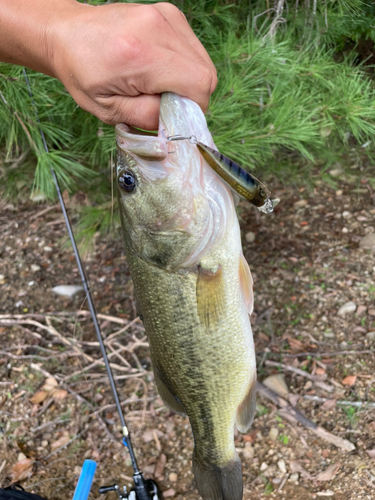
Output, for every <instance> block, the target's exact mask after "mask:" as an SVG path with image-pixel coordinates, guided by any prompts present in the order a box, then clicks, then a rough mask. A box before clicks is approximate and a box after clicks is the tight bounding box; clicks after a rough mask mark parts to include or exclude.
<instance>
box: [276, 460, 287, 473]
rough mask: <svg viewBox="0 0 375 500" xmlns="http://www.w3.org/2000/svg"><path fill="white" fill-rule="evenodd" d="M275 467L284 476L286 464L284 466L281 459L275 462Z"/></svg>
mask: <svg viewBox="0 0 375 500" xmlns="http://www.w3.org/2000/svg"><path fill="white" fill-rule="evenodd" d="M277 466H278V468H279V469H280V471H281V472H282V473H283V474H286V464H285V460H284V459H283V458H281V459H280V460H279V461H278V462H277Z"/></svg>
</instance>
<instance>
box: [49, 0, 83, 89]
mask: <svg viewBox="0 0 375 500" xmlns="http://www.w3.org/2000/svg"><path fill="white" fill-rule="evenodd" d="M47 1H50V0H47ZM58 3H59V6H58V9H55V10H54V11H53V12H51V15H50V18H49V22H48V23H47V24H46V26H45V35H44V40H45V45H44V53H45V61H46V62H47V66H48V74H49V75H51V76H54V77H55V78H59V79H61V64H60V63H61V59H62V58H63V55H64V52H65V50H64V49H65V47H67V46H69V44H73V45H74V39H73V37H72V35H71V29H73V30H76V29H79V28H78V25H79V23H80V21H79V20H80V19H82V16H84V15H85V13H86V12H87V10H91V9H92V8H93V6H91V5H88V4H82V3H80V2H78V1H76V0H64V1H63V5H61V3H60V0H59V1H58ZM77 50H78V48H77Z"/></svg>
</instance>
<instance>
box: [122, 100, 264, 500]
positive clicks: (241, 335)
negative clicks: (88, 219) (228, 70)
mask: <svg viewBox="0 0 375 500" xmlns="http://www.w3.org/2000/svg"><path fill="white" fill-rule="evenodd" d="M192 117H194V119H193V120H192V119H191V118H192ZM181 127H182V128H183V131H184V133H189V134H195V135H197V136H198V134H201V136H202V137H204V139H205V142H206V143H210V145H211V146H212V147H214V144H213V141H212V139H211V138H210V134H209V132H208V129H207V126H206V121H205V118H204V115H203V113H202V112H201V110H200V108H199V107H198V106H197V105H196V104H195V103H193V102H191V101H189V100H188V99H185V98H180V97H178V96H176V95H174V94H170V93H168V94H163V95H162V99H161V117H160V128H159V136H158V138H157V139H155V140H157V141H158V142H157V143H155V148H157V149H158V151H157V152H156V153H155V155H154V156H153V154H152V139H151V138H150V140H149V141H148V142H147V150H145V152H142V144H141V143H140V141H142V140H143V141H144V136H142V139H139V138H138V137H137V135H136V134H133V133H131V132H130V131H129V129H127V128H126V127H125V126H118V127H117V128H116V132H117V139H118V161H117V169H118V175H119V190H118V193H119V206H120V214H121V222H122V229H123V234H124V242H125V253H126V256H127V261H128V264H129V269H130V274H131V276H132V280H133V283H134V290H135V296H136V300H137V308H138V309H139V311H140V312H141V314H142V318H143V322H144V326H145V331H146V334H147V337H148V341H149V344H150V352H151V362H152V366H153V370H154V373H155V381H156V385H157V387H158V390H159V393H160V395H161V397H162V398H163V400H164V402H165V403H166V405H167V406H168V407H169V408H170V409H171V410H173V411H176V412H178V413H180V414H184V413H185V414H187V416H188V417H189V421H190V424H191V427H192V432H193V436H194V445H195V447H194V452H193V472H194V475H195V479H196V483H197V487H198V491H199V493H200V495H201V496H202V498H203V499H204V500H241V498H242V474H241V465H240V461H239V458H238V456H237V454H236V451H235V447H234V436H233V425H234V424H235V423H236V425H237V427H238V428H239V429H240V430H241V431H244V430H246V429H247V428H248V427H249V426H250V424H251V421H252V418H253V413H254V407H255V380H256V368H255V354H254V344H253V338H252V331H251V325H250V319H249V312H251V308H252V304H251V293H252V292H251V289H250V288H251V285H252V282H251V275H250V271H249V270H248V266H247V263H246V261H245V260H244V257H243V255H242V249H241V240H240V229H239V224H238V220H237V217H236V214H235V207H234V201H233V198H232V194H231V192H230V190H229V189H228V187H227V186H226V185H225V184H224V183H223V182H222V181H221V180H220V179H219V178H218V176H217V175H216V174H215V173H214V172H213V171H212V170H211V168H210V167H209V166H208V165H207V163H206V161H205V160H204V159H203V158H202V157H201V156H200V153H199V151H198V149H197V148H196V147H195V146H194V145H192V144H189V143H187V142H186V143H185V144H182V143H179V144H175V145H173V150H172V151H168V147H169V145H168V144H167V142H165V144H163V137H164V140H165V141H167V140H166V138H165V135H164V134H163V133H162V132H163V130H164V129H167V130H168V131H170V130H172V131H175V130H177V129H178V128H180V129H181ZM150 141H151V142H150ZM163 148H164V149H163ZM161 150H162V151H165V157H164V158H162V157H161V153H160V151H161ZM134 151H136V153H137V154H135V153H134ZM124 172H125V173H126V175H127V177H126V178H127V179H128V181H129V179H131V176H133V177H134V189H133V191H132V192H129V185H132V184H131V181H129V182H130V184H129V185H127V186H125V188H126V189H122V188H121V179H123V178H124V176H123V174H124ZM129 176H130V177H129ZM128 181H127V182H128Z"/></svg>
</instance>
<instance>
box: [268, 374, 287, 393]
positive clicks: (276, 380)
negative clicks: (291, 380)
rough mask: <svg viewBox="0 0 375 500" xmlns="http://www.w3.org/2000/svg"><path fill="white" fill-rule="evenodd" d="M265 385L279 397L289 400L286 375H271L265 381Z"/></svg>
mask: <svg viewBox="0 0 375 500" xmlns="http://www.w3.org/2000/svg"><path fill="white" fill-rule="evenodd" d="M263 384H264V385H265V386H266V387H268V388H270V389H272V390H273V391H275V392H276V394H278V395H279V396H281V397H283V398H285V397H286V398H287V397H288V394H289V389H288V386H287V385H286V382H285V378H284V375H283V374H282V373H277V374H276V375H270V376H269V377H267V378H265V379H264V380H263Z"/></svg>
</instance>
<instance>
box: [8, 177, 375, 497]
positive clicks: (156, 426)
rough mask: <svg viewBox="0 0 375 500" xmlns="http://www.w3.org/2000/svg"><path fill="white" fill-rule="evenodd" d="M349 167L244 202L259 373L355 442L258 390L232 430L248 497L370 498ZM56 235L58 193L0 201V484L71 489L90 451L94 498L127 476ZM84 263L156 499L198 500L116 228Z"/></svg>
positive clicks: (90, 332)
mask: <svg viewBox="0 0 375 500" xmlns="http://www.w3.org/2000/svg"><path fill="white" fill-rule="evenodd" d="M354 168H355V167H354ZM354 174H356V172H355V171H354V170H353V175H352V176H351V175H345V176H343V175H341V177H344V178H340V171H339V170H338V171H337V172H334V169H333V171H332V176H333V177H335V176H336V177H335V179H336V181H335V182H336V185H335V187H330V186H329V185H328V184H327V183H324V182H322V181H318V182H317V183H316V187H315V189H314V190H309V189H307V188H306V189H303V188H302V189H297V188H285V187H283V188H281V187H278V186H274V189H273V194H274V195H277V196H279V197H280V198H281V202H280V204H279V205H278V206H277V208H276V210H275V212H274V213H273V214H270V215H263V214H260V213H258V212H257V211H256V210H255V209H253V208H252V207H249V206H247V205H242V204H240V207H239V212H240V223H241V229H242V236H243V246H244V253H245V256H246V259H247V260H248V262H249V264H250V267H251V269H252V273H253V278H254V290H255V311H254V313H253V315H252V324H253V329H254V339H255V345H256V351H257V358H258V378H259V380H260V381H263V380H264V379H266V378H267V377H269V376H270V375H274V374H279V377H278V380H277V382H278V383H279V386H280V387H281V390H283V391H284V393H286V392H287V393H289V394H285V398H286V399H288V400H289V402H290V403H291V404H292V405H293V406H294V407H295V408H297V409H298V410H299V411H300V412H301V413H303V414H304V415H305V416H306V417H307V418H309V419H310V420H311V421H312V422H314V423H316V424H318V425H319V426H321V427H323V428H325V429H326V430H327V431H329V432H330V433H331V434H332V435H334V436H336V437H339V438H342V439H341V441H340V442H341V443H346V445H347V449H349V448H352V450H351V451H345V449H342V447H340V446H336V445H335V444H333V443H331V442H328V441H326V440H324V439H323V438H321V437H318V436H317V435H316V434H314V433H313V432H311V430H309V429H308V428H306V427H304V426H303V425H300V424H298V425H297V424H294V423H291V422H290V421H289V420H288V419H287V418H285V414H283V412H282V411H280V410H279V409H278V408H277V406H275V405H274V403H273V402H272V401H270V400H268V399H266V398H265V397H264V396H263V395H262V394H260V395H259V396H258V406H257V415H256V418H255V421H254V424H253V426H252V427H251V429H250V430H249V431H248V433H247V434H245V435H241V434H236V435H235V446H236V448H237V451H238V453H239V456H240V458H241V461H242V466H243V476H244V488H245V490H244V500H250V499H252V500H256V499H261V498H262V499H263V498H275V499H279V500H282V499H285V500H291V499H295V500H309V499H313V498H321V497H322V498H325V497H326V498H330V499H332V500H351V499H356V500H362V499H373V498H374V490H375V404H374V403H375V392H374V391H375V384H374V385H372V384H373V382H374V381H375V356H374V352H375V350H374V348H375V346H373V342H375V283H374V274H375V258H374V253H373V250H372V249H371V248H370V247H371V246H372V245H374V241H375V232H374V231H375V223H374V217H375V198H374V193H373V192H372V190H371V187H370V185H368V184H367V182H366V179H362V181H361V183H359V184H357V183H356V182H357V181H356V179H358V176H356V175H354ZM0 203H1V202H0ZM65 232H66V230H65V226H64V222H63V220H62V214H61V211H60V210H59V208H58V206H57V205H54V206H51V207H48V206H47V205H33V204H30V203H28V204H24V205H19V206H17V207H14V206H13V205H11V204H7V203H5V202H3V205H2V207H0V234H1V240H0V338H1V348H0V485H3V486H4V485H7V484H9V483H10V482H12V481H17V480H19V481H21V484H22V485H23V487H24V488H25V489H27V490H29V491H34V492H36V493H38V494H40V495H42V496H45V497H46V498H48V499H49V500H57V499H64V500H65V499H67V500H68V499H71V498H72V497H73V492H74V488H75V485H76V482H77V478H78V476H79V473H80V470H81V467H82V464H83V462H84V460H85V458H91V459H93V460H95V461H96V462H97V464H98V468H97V472H96V476H95V480H94V484H93V487H92V493H91V495H90V498H103V499H104V496H100V495H99V493H98V486H100V485H103V484H105V485H107V484H111V483H114V482H116V481H118V482H119V484H121V485H129V484H131V476H132V470H131V467H130V462H129V455H128V453H127V450H126V448H124V446H123V444H122V443H121V435H120V426H119V419H118V416H117V413H116V410H115V407H114V405H113V398H112V395H111V392H110V389H109V384H108V379H107V378H106V376H105V371H104V368H103V365H102V363H101V358H100V353H99V348H98V344H97V342H96V337H95V333H94V329H93V326H92V323H91V320H90V317H89V315H88V313H87V304H86V303H85V300H84V296H83V294H82V292H81V293H78V294H77V295H76V296H75V297H74V298H73V299H65V298H62V297H61V296H58V295H56V294H55V293H53V292H52V291H51V289H52V288H53V287H55V286H57V285H67V284H68V285H80V278H79V275H78V270H77V267H76V263H75V261H74V257H73V255H72V251H71V249H70V247H69V246H63V245H62V240H63V238H64V237H65ZM368 235H373V236H368ZM365 236H366V240H363V238H364V237H365ZM366 242H367V246H368V247H369V248H361V246H363V245H364V246H366ZM85 267H86V269H87V273H88V277H89V281H90V284H91V289H92V292H93V297H94V299H95V303H96V307H97V310H98V313H100V316H99V319H100V322H101V327H102V331H103V334H104V336H105V338H106V344H107V348H108V352H109V353H110V360H111V362H112V363H113V371H114V373H115V375H116V377H117V380H118V387H119V393H120V400H121V401H122V403H123V407H124V410H125V413H126V418H127V421H128V424H129V428H130V430H131V434H132V439H133V444H134V447H135V450H136V455H137V458H138V461H139V465H140V467H141V469H142V470H143V471H144V473H145V475H146V477H152V478H155V479H156V480H157V482H158V484H159V486H160V488H161V490H162V491H164V496H165V498H166V499H167V498H171V499H176V500H197V499H198V498H199V495H198V493H197V491H196V489H195V486H194V481H193V475H192V471H191V454H192V449H193V439H192V435H191V431H190V426H189V422H188V420H187V419H186V418H182V417H180V416H176V415H173V414H172V413H171V412H170V411H168V410H167V408H166V407H165V406H164V405H163V403H162V401H161V399H160V398H159V396H158V394H157V392H156V388H155V385H154V381H153V374H152V371H151V367H150V357H149V350H148V346H147V342H146V338H145V334H144V330H143V327H142V323H141V322H140V321H139V320H137V319H136V312H135V304H134V300H133V288H132V283H131V280H130V277H129V273H128V269H127V264H126V259H125V257H124V253H123V245H122V242H121V235H120V234H118V235H115V236H111V237H107V238H102V237H100V236H98V237H97V238H96V239H95V248H94V251H93V252H92V253H91V254H90V257H89V258H86V259H85ZM349 302H352V303H354V304H350V305H347V306H346V308H347V310H348V312H347V313H342V312H340V314H338V312H339V309H340V308H341V307H342V306H343V305H344V304H347V303H349ZM272 362H273V363H272ZM278 364H281V365H279V366H277V365H278ZM298 369H299V370H300V371H298ZM284 381H285V383H286V387H284V388H283V383H284ZM271 382H272V383H273V387H274V388H277V387H276V386H275V380H274V379H271ZM316 397H318V398H320V399H318V400H314V398H316ZM342 401H344V402H346V403H345V404H344V405H342V404H341V403H340V402H342ZM353 403H359V405H358V406H355V405H354V404H353ZM370 403H372V404H373V406H374V407H371V404H370ZM107 498H108V499H111V498H112V499H114V498H115V493H109V494H108V496H107Z"/></svg>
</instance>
